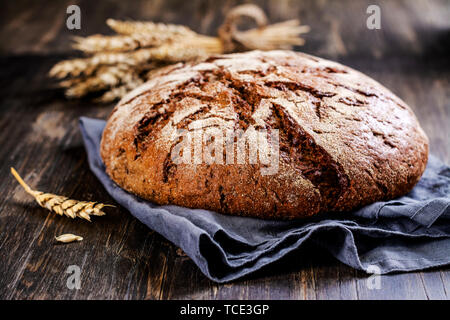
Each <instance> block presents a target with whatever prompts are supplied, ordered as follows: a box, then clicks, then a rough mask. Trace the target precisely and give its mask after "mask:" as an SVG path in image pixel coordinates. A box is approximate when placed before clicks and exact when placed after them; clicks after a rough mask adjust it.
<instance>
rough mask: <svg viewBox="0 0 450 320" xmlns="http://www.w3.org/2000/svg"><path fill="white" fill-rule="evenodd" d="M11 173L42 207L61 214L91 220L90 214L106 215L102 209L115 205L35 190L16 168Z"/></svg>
mask: <svg viewBox="0 0 450 320" xmlns="http://www.w3.org/2000/svg"><path fill="white" fill-rule="evenodd" d="M11 173H12V175H13V176H14V178H16V180H17V181H18V182H19V183H20V185H21V186H22V187H23V188H24V190H25V191H26V192H27V193H28V194H30V195H32V196H33V197H34V199H35V200H36V202H37V203H38V204H39V205H40V206H41V207H43V208H46V209H48V210H50V211H52V212H54V213H56V214H59V215H60V216H62V215H65V216H67V217H70V218H72V219H74V218H76V217H78V218H82V219H85V220H88V221H91V218H90V215H94V216H104V215H105V213H104V212H103V211H102V209H103V208H104V207H114V206H113V205H109V204H103V203H98V202H93V201H78V200H72V199H69V198H67V197H64V196H59V195H56V194H52V193H44V192H41V191H37V190H33V189H31V188H30V186H29V185H27V184H26V183H25V181H23V179H22V178H21V177H20V175H19V174H18V173H17V171H16V170H15V169H14V168H11Z"/></svg>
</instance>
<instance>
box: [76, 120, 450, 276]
mask: <svg viewBox="0 0 450 320" xmlns="http://www.w3.org/2000/svg"><path fill="white" fill-rule="evenodd" d="M104 126H105V121H103V120H96V119H89V118H81V119H80V127H81V132H82V134H83V139H84V144H85V147H86V151H87V155H88V159H89V165H90V168H91V170H92V171H93V172H94V174H95V175H96V176H97V177H98V179H99V180H100V181H101V183H102V184H103V185H104V187H105V189H106V191H108V193H109V194H110V195H111V196H112V197H113V198H114V199H115V200H116V201H117V202H118V203H119V204H120V205H121V206H123V207H124V208H126V209H128V211H130V212H131V214H132V215H134V216H135V217H136V218H137V219H139V220H140V221H141V222H142V223H144V224H146V225H147V226H148V227H149V228H150V229H152V230H154V231H156V232H158V233H160V234H161V235H163V236H164V237H165V238H167V239H168V240H170V241H171V242H173V243H174V244H175V245H177V246H178V247H180V248H181V249H183V251H184V252H185V253H186V254H187V255H188V256H189V257H190V258H191V259H192V260H193V261H194V262H195V263H196V264H197V266H198V267H199V268H200V270H201V271H202V272H203V273H204V274H205V275H206V276H207V277H208V278H210V279H211V280H214V281H217V282H226V281H230V280H234V279H237V278H240V277H242V276H244V275H247V274H249V273H251V272H254V271H256V270H258V269H261V268H262V267H263V266H265V265H268V264H270V263H272V262H275V261H277V260H279V259H281V258H283V257H284V256H286V254H288V253H290V252H292V251H294V250H296V249H298V248H300V247H301V246H302V245H303V244H304V243H305V242H306V241H313V242H314V243H315V244H319V246H320V247H323V248H324V250H328V251H329V252H330V253H331V254H332V255H333V256H335V257H336V258H337V259H338V260H339V261H341V262H343V263H345V264H347V265H349V266H351V267H353V268H356V269H360V270H365V271H367V272H373V271H374V270H377V271H379V272H380V273H388V272H392V271H411V270H419V269H425V268H430V267H436V266H441V265H445V264H450V207H449V205H450V167H448V166H446V165H445V164H443V163H442V162H440V161H439V160H437V159H436V158H434V157H430V159H429V161H428V166H427V169H426V171H425V173H424V175H423V177H422V179H421V180H420V182H419V183H418V184H417V186H416V187H415V188H414V189H413V190H412V191H411V192H410V193H409V194H408V195H406V196H404V197H401V198H399V199H396V200H392V201H387V202H377V203H374V204H371V205H369V206H366V207H364V208H362V209H360V210H357V211H354V212H351V213H335V214H333V215H321V216H320V217H313V218H308V219H304V220H296V221H269V220H261V219H255V218H241V217H232V216H226V215H222V214H219V213H216V212H211V211H207V210H202V209H188V208H182V207H178V206H174V205H166V206H159V205H156V204H153V203H151V202H149V201H146V200H143V199H140V198H138V197H136V196H134V195H132V194H130V193H128V192H126V191H124V190H123V189H121V188H120V187H119V186H117V185H116V184H115V183H114V182H113V181H112V180H111V179H110V178H109V177H108V175H107V174H106V173H105V166H104V165H103V162H102V160H101V158H100V140H101V135H102V131H103V128H104ZM330 235H332V236H330ZM373 266H375V267H373Z"/></svg>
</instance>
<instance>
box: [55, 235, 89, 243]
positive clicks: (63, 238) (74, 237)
mask: <svg viewBox="0 0 450 320" xmlns="http://www.w3.org/2000/svg"><path fill="white" fill-rule="evenodd" d="M55 239H56V241H59V242H64V243H69V242H73V241H82V240H83V237H80V236H77V235H75V234H71V233H66V234H62V235H60V236H57V237H55Z"/></svg>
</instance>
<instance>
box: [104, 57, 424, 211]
mask: <svg viewBox="0 0 450 320" xmlns="http://www.w3.org/2000/svg"><path fill="white" fill-rule="evenodd" d="M212 127H214V128H218V129H227V130H230V129H232V130H235V131H237V130H238V129H242V130H243V131H245V132H247V131H246V130H247V129H248V128H250V127H253V128H255V129H256V130H258V129H265V130H267V132H275V131H278V135H279V158H278V163H277V171H276V172H275V173H272V174H263V173H262V170H261V168H262V167H264V166H266V167H267V165H266V164H263V163H260V162H257V163H253V164H251V163H244V164H242V163H241V164H238V163H232V164H229V163H228V164H227V163H223V164H221V163H205V162H204V161H203V162H202V163H194V162H191V163H188V162H186V163H179V162H177V163H174V159H176V158H173V157H172V155H173V149H174V147H175V146H176V145H177V144H179V143H180V141H181V140H182V139H183V138H180V135H179V132H180V131H177V130H178V129H186V130H189V132H193V131H195V130H197V131H198V130H200V129H205V128H212ZM184 137H186V136H184ZM180 139H181V140H180ZM252 139H253V138H252ZM269 140H270V139H269ZM211 141H213V140H211ZM273 141H275V140H273ZM273 141H272V142H273ZM253 142H255V141H253ZM269 142H270V141H269ZM205 143H206V142H205ZM255 143H256V142H255ZM250 144H252V141H251V139H250ZM217 150H220V149H216V151H217ZM222 151H223V150H222ZM222 151H220V152H222ZM184 152H186V151H183V152H182V153H180V155H183V153H184ZM193 152H195V151H193ZM217 152H219V151H217ZM223 152H224V151H223ZM211 154H212V155H213V156H217V154H214V152H213V153H211ZM101 156H102V158H103V161H104V163H105V166H106V170H107V172H108V174H109V176H110V177H111V178H112V179H113V180H114V181H115V182H116V183H117V184H118V185H119V186H120V187H122V188H124V189H125V190H127V191H129V192H132V193H134V194H136V195H138V196H140V197H142V198H145V199H148V200H151V201H153V202H155V203H158V204H176V205H180V206H185V207H190V208H203V209H210V210H214V211H218V212H221V213H225V214H232V215H240V216H252V217H259V218H274V219H290V218H300V217H307V216H312V215H315V214H318V213H321V212H331V211H333V212H336V211H347V210H352V209H355V208H357V207H361V206H364V205H366V204H369V203H372V202H374V201H378V200H387V199H392V198H395V197H398V196H401V195H403V194H405V193H407V192H408V191H410V190H411V188H412V187H413V186H414V185H415V184H416V183H417V181H418V180H419V178H420V176H421V175H422V173H423V171H424V170H425V165H426V162H427V156H428V139H427V137H426V135H425V133H424V132H423V130H422V129H421V127H420V125H419V123H418V122H417V119H416V117H415V116H414V114H413V112H412V111H411V109H410V108H409V107H408V106H407V105H406V104H405V103H404V102H403V101H402V100H400V99H399V98H398V97H396V96H395V95H394V94H392V93H391V92H390V91H389V90H387V89H386V88H384V87H383V86H382V85H380V84H379V83H377V82H376V81H374V80H372V79H370V78H369V77H367V76H365V75H363V74H361V73H360V72H357V71H355V70H353V69H350V68H348V67H346V66H343V65H341V64H338V63H335V62H331V61H328V60H324V59H320V58H317V57H314V56H310V55H306V54H302V53H296V52H291V51H271V52H259V51H253V52H248V53H240V54H230V55H222V56H216V57H212V58H209V59H208V60H206V61H205V62H201V63H196V64H179V65H176V66H173V67H169V68H167V69H164V70H163V71H161V72H160V73H159V74H158V75H156V76H155V77H154V78H153V79H152V80H151V81H149V82H147V83H146V84H144V85H142V86H141V87H139V88H137V89H136V90H134V91H133V92H131V93H130V94H128V95H127V96H126V97H124V98H123V99H122V100H121V101H120V102H119V104H118V105H117V106H116V107H115V109H114V111H113V112H112V114H111V116H110V118H109V120H108V123H107V125H106V128H105V130H104V132H103V138H102V143H101Z"/></svg>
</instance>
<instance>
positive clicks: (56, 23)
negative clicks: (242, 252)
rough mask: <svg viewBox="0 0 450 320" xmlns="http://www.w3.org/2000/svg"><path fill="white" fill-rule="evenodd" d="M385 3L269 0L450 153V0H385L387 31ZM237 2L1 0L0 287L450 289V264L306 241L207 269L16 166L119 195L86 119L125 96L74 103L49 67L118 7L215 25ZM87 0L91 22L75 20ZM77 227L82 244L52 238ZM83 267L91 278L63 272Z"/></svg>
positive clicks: (52, 291)
mask: <svg viewBox="0 0 450 320" xmlns="http://www.w3.org/2000/svg"><path fill="white" fill-rule="evenodd" d="M372 2H373V1H351V0H346V1H325V0H322V1H313V0H309V1H306V0H302V1H288V0H286V1H275V0H274V1H259V2H257V3H258V4H259V5H261V6H262V7H263V8H264V9H265V10H266V12H267V13H268V15H269V18H270V20H271V21H272V22H275V21H281V20H285V19H291V18H300V19H301V20H302V22H303V23H305V24H309V25H310V26H311V29H312V31H311V32H310V34H308V35H307V36H306V37H305V38H306V41H307V42H306V45H305V46H304V47H302V48H298V49H299V50H300V49H301V50H303V51H305V52H308V53H311V54H315V55H319V56H322V57H326V58H331V59H334V60H338V61H340V62H342V63H344V64H347V65H349V66H351V67H354V68H357V69H359V70H361V71H362V72H365V73H367V74H368V75H370V76H372V77H373V78H375V79H376V80H378V81H380V82H381V83H382V84H384V85H385V86H387V87H388V88H391V89H392V91H393V92H394V93H396V94H398V95H399V96H400V97H401V98H402V99H404V100H405V101H406V102H407V103H408V104H409V105H410V106H411V107H412V108H414V110H415V112H416V114H417V116H418V118H419V120H420V122H421V124H422V126H423V127H424V129H425V131H426V132H427V134H428V136H429V137H430V142H431V153H432V154H435V155H436V156H438V157H439V158H440V159H442V160H443V161H445V162H446V163H450V145H449V141H450V139H449V138H450V126H449V124H450V104H449V97H450V89H449V87H450V63H449V59H448V57H449V54H450V52H449V48H450V4H449V2H448V1H447V0H442V1H427V0H423V1H406V0H405V1H375V2H376V3H377V4H378V5H379V6H380V7H381V11H382V25H381V27H382V29H381V30H375V31H374V30H368V29H367V28H366V18H367V14H366V13H365V11H366V8H367V6H368V5H369V4H372ZM237 3H238V2H236V1H196V0H191V1H163V0H161V1H119V0H117V1H112V0H111V1H88V0H66V1H49V0H48V1H22V0H14V1H2V2H1V4H0V46H1V47H0V97H1V98H0V99H1V104H0V148H1V152H0V170H1V171H0V173H1V177H2V180H1V182H2V183H1V185H2V187H1V188H0V257H1V260H0V298H1V299H91V298H96V299H143V298H145V299H449V298H450V268H449V267H443V268H437V269H433V270H428V271H423V272H412V273H403V274H392V275H386V276H382V278H381V286H382V287H381V289H380V290H369V289H368V287H367V285H366V280H367V275H366V274H364V273H362V272H359V271H355V270H353V269H352V268H350V267H347V266H345V265H343V264H340V263H339V262H337V261H336V260H334V259H332V258H331V257H330V256H329V255H328V254H327V253H326V252H324V251H321V250H319V249H317V248H313V247H311V248H305V249H303V250H302V251H301V252H298V251H297V252H295V253H294V254H291V255H290V256H289V257H287V258H286V259H284V260H283V261H281V262H277V263H276V264H274V265H271V266H269V267H266V268H265V269H264V270H262V271H259V272H257V273H256V274H253V275H251V276H250V277H247V278H245V279H243V280H239V281H235V282H232V283H229V284H225V285H219V284H216V283H214V282H211V281H209V280H208V279H207V278H206V277H205V276H203V274H202V273H201V272H200V271H199V270H198V269H197V267H196V266H195V265H194V263H193V262H192V261H191V260H190V259H189V258H188V257H185V256H183V255H181V254H179V252H177V248H176V247H175V246H174V245H172V244H171V243H170V242H168V241H167V240H165V239H164V238H163V237H161V236H160V235H158V234H156V233H153V232H151V231H150V230H149V229H148V228H147V227H145V226H144V225H143V224H141V223H140V222H139V221H137V220H136V219H134V218H133V217H132V216H131V215H130V214H129V213H127V212H126V211H125V210H124V209H122V208H116V209H110V210H108V215H107V216H105V217H100V218H94V219H95V221H94V222H93V223H89V222H85V221H81V220H70V219H67V218H64V217H59V216H55V215H53V214H51V213H49V212H48V211H46V210H44V209H42V208H40V207H38V206H37V205H36V204H35V203H34V202H33V201H32V198H31V197H30V196H29V195H27V194H26V193H25V192H24V191H23V190H22V189H21V188H20V186H19V185H18V184H17V183H16V182H15V181H14V180H13V178H12V176H11V175H10V174H9V167H10V166H14V167H15V168H16V169H17V170H18V171H19V173H21V174H22V176H23V177H24V179H25V180H26V181H27V182H28V183H29V184H30V185H31V186H32V187H35V188H37V189H39V190H44V191H51V192H54V193H58V194H63V195H66V196H69V197H72V198H75V199H95V200H97V201H102V202H104V203H114V201H113V200H112V199H111V198H110V197H109V196H108V195H107V193H106V192H105V191H104V189H103V187H102V186H101V184H100V183H99V182H98V181H97V180H96V178H95V177H94V175H93V174H92V173H91V172H90V171H89V168H88V164H87V161H86V154H85V151H84V149H83V146H82V141H81V136H80V133H79V130H78V120H77V119H78V117H80V116H89V117H97V118H106V117H107V115H108V114H109V112H110V111H111V108H112V107H113V105H106V106H105V105H96V104H94V103H92V102H90V101H87V100H83V101H76V100H75V101H68V100H66V99H65V98H64V96H63V93H62V91H61V90H59V89H56V88H55V83H54V82H52V81H50V80H49V79H48V78H47V76H46V73H47V72H48V70H49V68H50V67H51V66H52V64H54V63H55V62H57V61H59V60H60V59H63V58H66V57H68V56H71V55H74V52H73V51H72V50H71V49H70V37H71V36H73V35H88V34H93V33H108V32H110V31H109V30H108V28H107V27H106V25H105V24H104V21H105V19H106V18H108V17H113V18H133V19H148V20H155V21H162V22H170V23H183V24H186V25H188V26H189V27H191V28H192V29H194V30H196V31H199V32H202V33H207V34H214V31H215V30H216V28H217V27H218V26H219V25H220V23H221V21H222V18H223V15H224V13H225V12H226V11H227V10H228V9H229V8H231V7H232V6H234V5H236V4H237ZM70 4H78V5H79V6H80V7H81V11H82V19H81V26H82V28H81V30H80V31H69V30H67V28H66V27H65V19H66V17H67V15H66V8H67V6H68V5H70ZM62 233H75V234H78V235H81V236H83V237H84V241H82V242H79V243H72V244H65V245H60V244H57V243H55V240H54V236H55V235H59V234H62ZM69 265H78V266H80V268H81V272H82V273H81V289H80V290H69V289H68V288H67V287H66V280H67V277H68V276H69V275H68V274H67V273H66V272H65V271H66V269H67V267H68V266H69Z"/></svg>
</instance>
